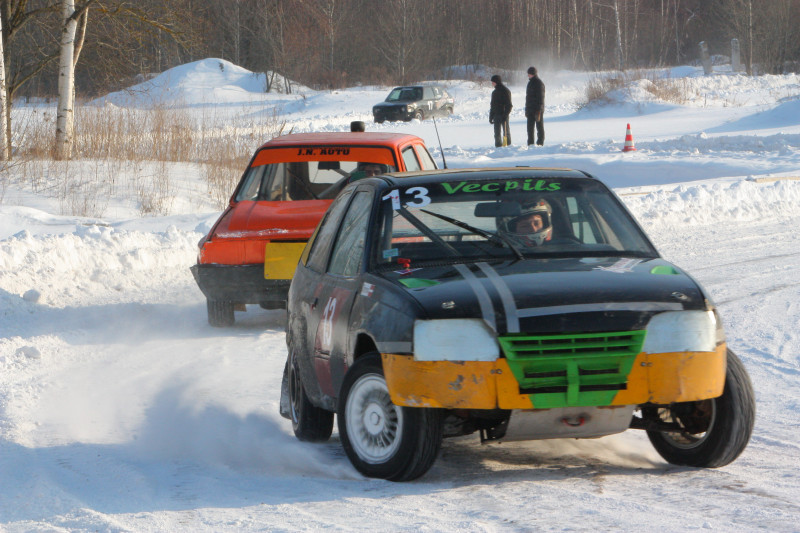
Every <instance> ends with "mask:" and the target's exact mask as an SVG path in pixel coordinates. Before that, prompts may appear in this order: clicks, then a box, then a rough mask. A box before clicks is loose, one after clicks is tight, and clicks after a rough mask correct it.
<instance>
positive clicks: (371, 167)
mask: <svg viewBox="0 0 800 533" xmlns="http://www.w3.org/2000/svg"><path fill="white" fill-rule="evenodd" d="M388 171H389V167H388V166H387V165H384V164H381V163H359V164H358V166H357V167H356V169H355V170H354V171H353V173H352V174H350V181H351V182H353V181H356V180H360V179H363V178H371V177H372V176H378V175H380V174H386V173H387V172H388Z"/></svg>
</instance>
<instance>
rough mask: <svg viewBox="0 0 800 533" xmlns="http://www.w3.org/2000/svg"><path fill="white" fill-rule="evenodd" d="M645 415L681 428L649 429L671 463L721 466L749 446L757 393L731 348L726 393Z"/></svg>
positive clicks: (658, 448) (662, 452)
mask: <svg viewBox="0 0 800 533" xmlns="http://www.w3.org/2000/svg"><path fill="white" fill-rule="evenodd" d="M643 414H644V415H645V417H646V418H651V419H652V418H657V419H658V420H659V421H660V422H666V423H671V424H675V425H677V426H678V427H679V428H680V429H676V430H674V431H656V430H648V431H647V436H648V438H649V439H650V442H651V443H652V444H653V446H654V447H655V449H656V451H657V452H658V453H659V454H660V455H661V457H663V458H664V459H666V460H667V462H670V463H672V464H676V465H686V466H697V467H706V468H717V467H720V466H725V465H727V464H729V463H731V462H732V461H733V460H734V459H736V458H737V457H738V456H739V454H741V453H742V451H743V450H744V449H745V447H746V446H747V443H748V441H749V440H750V435H751V433H752V432H753V424H754V422H755V416H756V403H755V395H754V393H753V386H752V384H751V383H750V377H749V376H748V375H747V371H746V370H745V368H744V365H743V364H742V362H741V360H739V358H738V357H737V356H736V354H735V353H733V352H732V351H730V350H728V366H727V371H726V373H725V389H724V391H723V392H722V396H720V397H719V398H712V399H710V400H702V401H697V402H685V403H675V404H671V405H669V406H668V407H651V408H648V409H644V410H643Z"/></svg>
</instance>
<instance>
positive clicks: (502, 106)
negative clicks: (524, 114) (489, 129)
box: [489, 74, 512, 146]
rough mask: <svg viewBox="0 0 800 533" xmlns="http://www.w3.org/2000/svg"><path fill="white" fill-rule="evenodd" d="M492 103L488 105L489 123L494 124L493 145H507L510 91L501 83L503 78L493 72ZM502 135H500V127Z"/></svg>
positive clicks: (509, 141)
mask: <svg viewBox="0 0 800 533" xmlns="http://www.w3.org/2000/svg"><path fill="white" fill-rule="evenodd" d="M492 87H494V91H492V103H491V104H490V107H489V124H494V145H495V146H508V145H509V144H511V130H510V129H509V127H508V115H509V114H511V107H512V105H511V91H510V90H508V87H506V86H505V85H503V80H501V79H500V76H498V75H497V74H495V75H494V76H492ZM501 127H502V129H503V136H502V137H501V136H500V128H501Z"/></svg>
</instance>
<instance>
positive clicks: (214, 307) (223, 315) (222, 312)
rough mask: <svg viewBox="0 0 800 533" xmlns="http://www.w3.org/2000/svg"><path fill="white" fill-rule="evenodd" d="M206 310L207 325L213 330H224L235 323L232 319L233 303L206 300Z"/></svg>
mask: <svg viewBox="0 0 800 533" xmlns="http://www.w3.org/2000/svg"><path fill="white" fill-rule="evenodd" d="M206 309H208V323H209V324H210V325H212V326H214V327H215V328H226V327H228V326H232V325H233V323H234V321H235V319H234V317H233V302H229V301H227V300H211V299H208V298H207V299H206Z"/></svg>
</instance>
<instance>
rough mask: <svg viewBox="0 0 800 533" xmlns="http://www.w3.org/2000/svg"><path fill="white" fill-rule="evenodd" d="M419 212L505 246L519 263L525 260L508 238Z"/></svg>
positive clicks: (454, 219)
mask: <svg viewBox="0 0 800 533" xmlns="http://www.w3.org/2000/svg"><path fill="white" fill-rule="evenodd" d="M420 211H422V212H423V213H427V214H428V215H431V216H434V217H436V218H440V219H442V220H444V221H445V222H449V223H451V224H453V225H454V226H458V227H459V228H461V229H465V230H467V231H469V232H470V233H472V234H474V235H480V236H481V237H484V238H485V239H486V240H487V241H489V242H490V243H492V244H499V245H501V246H503V245H505V246H507V247H508V248H510V249H511V251H512V252H514V255H516V256H517V259H519V260H520V261H522V260H524V259H525V256H524V255H523V254H522V252H521V251H520V250H519V248H517V246H516V245H515V244H514V243H513V242H511V241H510V240H509V239H508V238H506V237H504V236H503V235H500V234H499V233H492V232H491V231H486V230H483V229H481V228H476V227H475V226H471V225H469V224H467V223H466V222H463V221H461V220H458V219H456V218H452V217H449V216H447V215H441V214H439V213H434V212H433V211H428V210H427V209H420Z"/></svg>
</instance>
